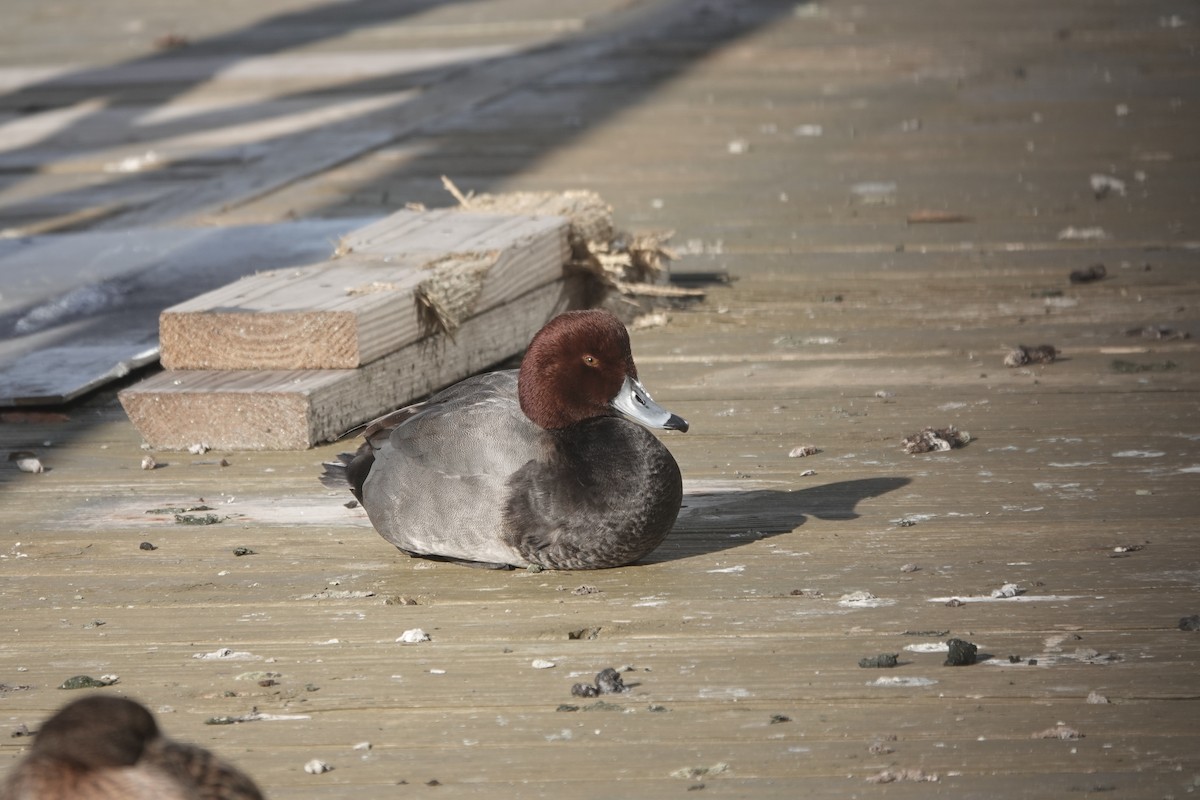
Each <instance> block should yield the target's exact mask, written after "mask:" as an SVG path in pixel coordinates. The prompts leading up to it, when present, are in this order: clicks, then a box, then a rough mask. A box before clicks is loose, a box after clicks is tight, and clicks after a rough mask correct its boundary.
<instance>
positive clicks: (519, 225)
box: [119, 193, 613, 450]
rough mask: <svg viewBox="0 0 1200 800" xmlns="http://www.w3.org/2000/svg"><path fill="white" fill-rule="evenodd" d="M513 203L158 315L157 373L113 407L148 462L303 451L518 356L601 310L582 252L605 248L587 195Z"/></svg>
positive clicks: (382, 225)
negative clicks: (556, 321)
mask: <svg viewBox="0 0 1200 800" xmlns="http://www.w3.org/2000/svg"><path fill="white" fill-rule="evenodd" d="M497 197H505V196H503V195H500V196H497ZM499 205H504V204H499ZM517 205H518V207H520V208H521V213H512V212H511V211H509V210H508V209H506V208H500V207H493V208H484V209H480V210H477V209H472V208H468V207H464V208H460V209H453V210H435V211H426V210H406V211H401V212H399V213H396V214H393V215H392V216H389V217H387V218H385V219H383V220H380V221H379V222H376V223H373V224H371V225H368V226H366V227H364V228H361V229H359V230H357V231H355V232H353V233H351V234H349V235H348V236H346V237H344V238H343V240H342V241H341V242H340V243H339V244H338V246H337V248H336V250H335V251H334V253H333V254H332V256H331V258H330V259H329V260H328V261H325V262H322V263H320V264H316V265H311V266H305V267H301V268H296V269H281V270H271V271H268V272H262V273H259V274H255V275H252V276H249V277H246V278H243V279H241V280H238V281H235V282H233V283H231V284H228V285H226V286H223V287H221V288H219V289H216V290H214V291H211V292H207V293H205V294H202V295H200V296H198V297H195V298H193V299H191V300H187V301H185V302H183V303H179V304H177V305H175V306H172V307H170V308H168V309H166V310H165V311H163V313H162V315H161V317H160V320H159V338H160V348H161V360H162V364H163V366H164V367H165V368H166V369H165V370H164V371H163V372H161V373H158V374H156V375H154V376H152V377H150V378H148V379H146V380H144V381H142V382H140V383H138V384H136V385H134V386H132V387H130V388H128V389H125V390H124V391H122V392H121V393H120V395H119V397H120V401H121V404H122V406H123V407H124V408H125V411H126V413H127V414H128V415H129V418H130V420H131V421H132V422H133V424H134V426H135V427H136V428H137V429H138V431H139V433H141V435H142V437H143V438H144V439H145V440H146V442H147V443H148V444H149V445H150V446H151V447H153V448H156V449H187V448H191V447H195V446H196V445H204V446H207V447H213V448H220V449H242V450H281V449H303V448H307V447H311V446H313V445H314V444H318V443H320V442H325V441H330V440H333V439H336V438H338V437H339V436H341V435H343V434H344V433H346V432H347V431H349V430H351V429H352V428H354V427H355V426H356V425H359V424H361V423H362V422H364V421H366V420H369V419H371V418H373V417H375V416H378V415H380V414H382V413H385V412H387V411H390V410H392V409H394V408H397V407H399V406H402V405H404V404H406V403H409V402H412V401H413V400H415V399H417V398H419V397H421V396H423V395H426V394H428V393H429V392H431V391H435V390H437V389H439V388H441V387H444V386H447V385H449V384H451V383H454V382H456V381H458V380H461V379H462V378H464V377H466V376H468V375H470V374H472V373H474V372H478V371H480V370H483V369H486V368H487V367H489V366H492V365H494V364H497V363H499V362H501V361H503V360H505V359H506V358H509V357H511V356H513V355H516V354H518V353H520V352H521V351H522V350H523V349H524V347H525V346H526V345H527V344H528V343H529V339H530V337H531V336H532V335H533V334H534V333H535V332H536V331H537V330H538V328H540V327H541V326H542V325H543V324H544V323H545V322H546V321H547V320H549V319H550V318H551V317H553V316H554V315H555V314H557V313H559V312H561V311H564V310H566V309H568V308H578V307H584V306H591V305H595V304H597V303H598V302H599V301H600V300H602V299H603V295H604V290H603V287H599V288H598V283H602V282H605V281H604V280H603V278H600V280H599V281H598V280H597V275H598V273H597V272H595V271H593V270H591V269H589V265H587V264H582V265H581V258H580V252H581V250H580V248H581V247H582V248H583V250H582V252H583V253H584V254H585V255H586V252H587V245H586V243H587V242H592V243H593V247H595V246H597V245H596V244H595V243H596V242H597V241H598V240H603V239H604V238H605V237H608V238H610V239H611V237H612V235H613V234H612V222H611V210H610V209H609V208H608V206H607V205H605V204H604V203H603V202H602V201H600V199H599V198H598V197H597V196H596V195H594V194H590V193H570V194H566V195H537V196H536V197H535V198H534V199H531V198H530V196H524V199H522V200H519V201H518V203H517ZM583 260H584V261H586V258H585V259H583Z"/></svg>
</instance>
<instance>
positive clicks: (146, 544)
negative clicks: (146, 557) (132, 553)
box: [138, 542, 158, 551]
mask: <svg viewBox="0 0 1200 800" xmlns="http://www.w3.org/2000/svg"><path fill="white" fill-rule="evenodd" d="M138 549H139V550H147V551H149V550H157V549H158V545H154V544H151V543H150V542H142V543H141V544H139V545H138Z"/></svg>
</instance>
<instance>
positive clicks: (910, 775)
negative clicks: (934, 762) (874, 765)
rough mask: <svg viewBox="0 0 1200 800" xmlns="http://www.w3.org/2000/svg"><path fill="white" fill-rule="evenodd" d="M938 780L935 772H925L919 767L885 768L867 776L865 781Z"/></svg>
mask: <svg viewBox="0 0 1200 800" xmlns="http://www.w3.org/2000/svg"><path fill="white" fill-rule="evenodd" d="M937 780H938V775H937V773H936V772H925V771H924V770H921V769H908V768H904V769H885V770H883V771H882V772H878V773H876V774H874V775H872V776H870V777H869V778H867V783H895V782H897V781H916V782H934V783H936V782H937Z"/></svg>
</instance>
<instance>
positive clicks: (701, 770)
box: [671, 761, 729, 780]
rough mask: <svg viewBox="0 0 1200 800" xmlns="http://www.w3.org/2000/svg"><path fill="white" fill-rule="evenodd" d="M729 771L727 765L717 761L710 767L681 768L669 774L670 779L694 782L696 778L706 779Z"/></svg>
mask: <svg viewBox="0 0 1200 800" xmlns="http://www.w3.org/2000/svg"><path fill="white" fill-rule="evenodd" d="M728 771H729V765H728V764H726V763H725V762H723V761H718V762H717V763H716V764H713V765H712V766H710V767H681V768H680V769H677V770H675V771H673V772H672V773H671V777H672V778H687V779H688V780H695V779H696V778H707V777H710V776H712V775H720V774H721V773H723V772H728Z"/></svg>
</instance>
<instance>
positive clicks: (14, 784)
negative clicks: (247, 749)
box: [0, 694, 264, 800]
mask: <svg viewBox="0 0 1200 800" xmlns="http://www.w3.org/2000/svg"><path fill="white" fill-rule="evenodd" d="M263 798H264V795H263V793H262V791H261V790H260V789H259V788H258V786H257V785H256V784H255V783H254V781H253V780H252V779H251V778H250V777H249V776H248V775H246V774H245V773H243V772H241V771H239V770H238V769H237V768H235V767H233V766H231V765H230V764H228V763H226V762H224V761H222V760H221V759H220V758H218V757H217V756H216V755H214V754H213V753H212V752H210V751H208V750H205V749H204V748H203V747H197V746H195V745H190V744H185V743H183V742H177V741H175V740H173V739H169V738H167V737H166V736H164V735H163V734H162V732H161V731H160V730H159V727H158V723H157V722H156V721H155V719H154V715H153V714H152V713H150V710H149V709H147V708H146V707H145V706H144V705H142V704H141V703H139V702H137V701H136V700H131V699H129V698H125V697H118V696H115V695H105V694H93V695H89V696H87V697H83V698H80V699H78V700H74V701H72V702H70V703H67V704H66V705H64V706H63V707H62V708H60V709H59V710H58V711H57V712H56V713H55V714H54V715H53V716H51V717H50V718H49V719H48V720H46V722H45V723H43V725H42V727H41V729H40V730H39V731H38V732H37V735H36V738H35V739H34V740H33V746H32V747H31V748H30V751H29V753H28V754H27V755H26V756H25V757H24V758H23V759H22V760H21V761H20V762H18V763H17V765H16V766H15V767H13V769H12V771H11V772H10V773H9V775H8V777H7V778H6V779H5V781H4V782H3V784H0V800H263Z"/></svg>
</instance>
